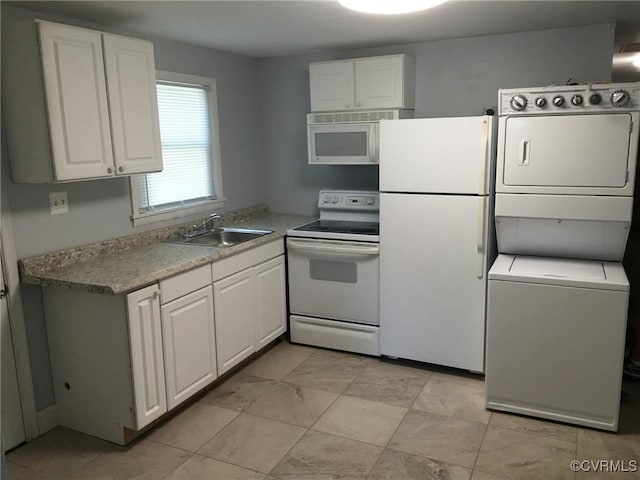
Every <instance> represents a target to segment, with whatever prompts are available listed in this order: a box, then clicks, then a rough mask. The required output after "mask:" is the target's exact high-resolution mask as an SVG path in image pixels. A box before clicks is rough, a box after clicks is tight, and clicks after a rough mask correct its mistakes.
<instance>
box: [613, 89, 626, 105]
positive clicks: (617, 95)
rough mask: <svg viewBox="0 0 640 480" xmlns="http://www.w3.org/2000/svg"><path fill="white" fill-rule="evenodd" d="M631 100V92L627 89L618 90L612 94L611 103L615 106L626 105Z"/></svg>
mask: <svg viewBox="0 0 640 480" xmlns="http://www.w3.org/2000/svg"><path fill="white" fill-rule="evenodd" d="M629 100H630V97H629V93H628V92H626V91H625V90H616V91H615V92H613V93H612V94H611V105H613V106H614V107H624V106H625V105H626V104H627V103H629Z"/></svg>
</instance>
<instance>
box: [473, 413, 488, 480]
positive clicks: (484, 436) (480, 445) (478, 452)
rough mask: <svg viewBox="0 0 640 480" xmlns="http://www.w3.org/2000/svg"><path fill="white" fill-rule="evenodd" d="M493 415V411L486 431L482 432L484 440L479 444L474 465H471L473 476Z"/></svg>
mask: <svg viewBox="0 0 640 480" xmlns="http://www.w3.org/2000/svg"><path fill="white" fill-rule="evenodd" d="M491 417H493V412H491V414H490V415H489V421H488V422H487V423H486V425H485V427H484V432H482V440H480V444H479V445H478V451H477V452H476V458H475V459H474V460H473V465H472V466H471V476H473V471H474V470H475V469H476V464H477V463H478V458H480V451H481V450H482V445H483V444H484V439H485V438H486V436H487V432H488V431H489V423H491Z"/></svg>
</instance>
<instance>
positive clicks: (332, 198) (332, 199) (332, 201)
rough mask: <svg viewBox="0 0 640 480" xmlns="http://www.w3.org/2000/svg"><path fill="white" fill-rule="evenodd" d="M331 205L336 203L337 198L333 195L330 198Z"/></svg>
mask: <svg viewBox="0 0 640 480" xmlns="http://www.w3.org/2000/svg"><path fill="white" fill-rule="evenodd" d="M331 203H338V196H337V195H334V196H333V197H331Z"/></svg>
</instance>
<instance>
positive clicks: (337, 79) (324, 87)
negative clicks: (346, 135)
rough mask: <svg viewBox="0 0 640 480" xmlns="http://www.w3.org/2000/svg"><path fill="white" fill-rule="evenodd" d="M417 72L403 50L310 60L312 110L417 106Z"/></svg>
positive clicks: (411, 58)
mask: <svg viewBox="0 0 640 480" xmlns="http://www.w3.org/2000/svg"><path fill="white" fill-rule="evenodd" d="M415 72H416V68H415V61H414V59H413V57H410V56H408V55H402V54H401V55H386V56H382V57H368V58H355V59H351V60H339V61H331V62H317V63H311V64H309V85H310V91H311V111H312V112H324V111H332V110H352V109H356V110H369V109H376V108H407V109H411V108H414V104H415Z"/></svg>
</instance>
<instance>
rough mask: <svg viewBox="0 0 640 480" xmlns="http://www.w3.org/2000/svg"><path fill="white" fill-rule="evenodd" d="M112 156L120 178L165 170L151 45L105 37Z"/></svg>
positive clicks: (122, 38) (111, 36)
mask: <svg viewBox="0 0 640 480" xmlns="http://www.w3.org/2000/svg"><path fill="white" fill-rule="evenodd" d="M103 42H104V61H105V69H106V75H107V85H108V91H107V93H108V98H109V109H110V112H111V131H112V135H113V154H114V158H115V166H116V171H117V173H119V174H125V175H126V174H131V173H143V172H157V171H160V170H162V151H161V147H160V125H159V121H158V98H157V93H156V70H155V63H154V59H153V45H152V44H151V43H150V42H146V41H143V40H136V39H133V38H127V37H120V36H117V35H103Z"/></svg>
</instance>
